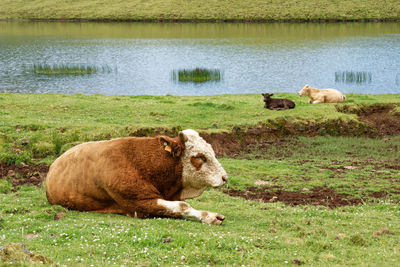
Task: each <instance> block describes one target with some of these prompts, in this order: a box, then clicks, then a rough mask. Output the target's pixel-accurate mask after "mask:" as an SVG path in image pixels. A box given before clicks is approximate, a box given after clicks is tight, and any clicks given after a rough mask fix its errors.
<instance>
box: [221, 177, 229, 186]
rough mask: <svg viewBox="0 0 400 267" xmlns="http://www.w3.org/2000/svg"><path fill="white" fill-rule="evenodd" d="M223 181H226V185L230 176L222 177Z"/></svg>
mask: <svg viewBox="0 0 400 267" xmlns="http://www.w3.org/2000/svg"><path fill="white" fill-rule="evenodd" d="M222 181H224V184H226V183H227V182H228V176H226V175H224V176H222Z"/></svg>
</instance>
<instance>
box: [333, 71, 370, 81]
mask: <svg viewBox="0 0 400 267" xmlns="http://www.w3.org/2000/svg"><path fill="white" fill-rule="evenodd" d="M371 80H372V74H371V72H367V71H355V72H354V71H336V72H335V82H337V83H357V84H362V83H371Z"/></svg>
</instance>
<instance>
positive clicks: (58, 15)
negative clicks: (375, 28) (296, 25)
mask: <svg viewBox="0 0 400 267" xmlns="http://www.w3.org/2000/svg"><path fill="white" fill-rule="evenodd" d="M399 18H400V4H399V1H396V0H392V1H384V0H366V1H364V0H354V1H346V0H338V1H329V0H321V1H319V0H312V1H297V0H270V1H263V0H252V1H249V0H248V1H241V0H210V1H206V2H203V1H196V0H185V1H183V0H148V1H141V0H132V1H106V0H88V1H83V0H79V1H73V2H71V1H60V0H40V1H39V0H34V1H28V0H1V1H0V19H43V20H132V21H160V20H165V21H282V20H284V21H318V20H334V21H336V20H338V21H353V20H399Z"/></svg>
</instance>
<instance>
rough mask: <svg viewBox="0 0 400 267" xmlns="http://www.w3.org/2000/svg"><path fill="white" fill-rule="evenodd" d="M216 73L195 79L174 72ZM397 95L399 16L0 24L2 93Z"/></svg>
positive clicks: (398, 77) (0, 88)
mask: <svg viewBox="0 0 400 267" xmlns="http://www.w3.org/2000/svg"><path fill="white" fill-rule="evenodd" d="M33 64H50V65H52V64H67V65H76V64H83V65H90V66H97V67H102V66H107V67H109V68H110V69H111V71H109V72H100V73H96V74H86V75H43V74H35V73H33V72H32V71H31V70H30V68H31V66H32V65H33ZM194 68H206V69H213V70H218V71H219V72H220V74H221V79H220V80H219V81H214V82H205V83H192V82H179V81H176V80H173V79H172V74H173V72H174V71H178V70H181V69H194ZM305 84H309V85H311V86H312V87H317V88H337V89H339V90H341V91H342V92H344V93H362V94H381V93H400V23H269V24H265V23H259V24H244V23H226V24H225V23H220V24H218V23H67V22H65V23H63V22H51V23H50V22H0V92H21V93H66V94H74V93H84V94H107V95H143V94H147V95H165V94H171V95H213V94H245V93H261V92H291V93H294V92H298V91H299V90H300V89H301V88H302V87H303V86H304V85H305Z"/></svg>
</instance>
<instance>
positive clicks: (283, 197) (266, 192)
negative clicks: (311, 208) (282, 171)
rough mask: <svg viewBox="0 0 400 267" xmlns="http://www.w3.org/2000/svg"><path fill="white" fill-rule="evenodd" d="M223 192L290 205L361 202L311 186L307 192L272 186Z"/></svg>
mask: <svg viewBox="0 0 400 267" xmlns="http://www.w3.org/2000/svg"><path fill="white" fill-rule="evenodd" d="M274 189H275V190H274ZM224 193H226V194H228V195H230V196H233V197H242V198H245V199H249V200H257V201H260V202H277V201H280V202H283V203H285V204H287V205H291V206H297V205H318V206H326V207H329V208H337V207H341V206H353V205H358V204H361V203H362V200H361V199H355V198H349V195H346V194H339V193H337V192H336V191H335V190H333V189H330V188H323V187H316V188H312V189H311V190H310V191H309V192H301V191H296V192H290V191H285V190H281V189H279V190H276V188H272V187H261V188H260V187H247V188H246V191H239V190H235V189H228V190H225V191H224Z"/></svg>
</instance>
